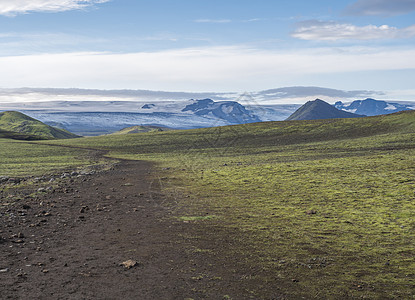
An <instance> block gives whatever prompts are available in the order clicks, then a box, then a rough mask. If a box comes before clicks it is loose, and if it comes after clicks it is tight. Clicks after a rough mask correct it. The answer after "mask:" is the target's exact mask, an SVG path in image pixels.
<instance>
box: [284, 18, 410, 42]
mask: <svg viewBox="0 0 415 300" xmlns="http://www.w3.org/2000/svg"><path fill="white" fill-rule="evenodd" d="M292 36H293V37H295V38H298V39H302V40H316V41H338V40H376V39H399V38H410V37H413V36H415V25H412V26H409V27H406V28H402V29H400V28H397V27H391V26H388V25H382V26H375V25H367V26H355V25H352V24H340V23H336V22H321V21H316V20H312V21H305V22H301V23H298V28H297V29H296V30H295V31H294V32H293V33H292Z"/></svg>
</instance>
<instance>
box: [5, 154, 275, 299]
mask: <svg viewBox="0 0 415 300" xmlns="http://www.w3.org/2000/svg"><path fill="white" fill-rule="evenodd" d="M153 175H154V174H152V166H151V165H150V164H149V163H147V162H138V161H121V162H119V163H117V164H115V165H114V166H112V167H111V168H110V169H108V170H105V171H87V172H81V173H77V172H68V173H64V174H60V175H56V176H44V177H40V178H25V179H16V178H8V177H1V178H0V182H1V183H0V291H1V293H0V298H1V299H249V298H254V299H258V298H260V297H259V296H258V295H257V296H255V295H252V294H249V293H248V292H247V290H249V284H252V285H254V284H255V282H251V283H249V282H247V281H245V282H244V284H247V285H248V286H244V287H243V288H242V287H241V285H240V284H241V283H240V279H241V277H240V274H243V272H242V273H241V272H239V271H238V270H236V269H235V268H236V267H235V268H229V265H228V266H227V265H226V264H224V263H223V260H221V259H217V260H216V259H215V258H214V256H212V255H209V252H208V251H206V253H205V252H204V251H198V250H195V245H194V242H195V239H196V240H197V239H198V238H197V235H196V236H195V232H194V230H195V227H194V226H192V224H189V222H184V221H180V220H179V219H178V218H175V217H174V216H172V211H173V210H172V208H173V207H172V205H173V204H172V203H169V202H168V199H167V198H166V197H165V196H164V195H163V194H162V193H161V192H160V190H159V187H158V186H157V184H156V183H157V182H158V181H157V180H153V179H152V178H154V176H153ZM211 234H213V235H214V234H215V232H212V233H211ZM209 240H210V241H211V240H212V239H211V238H210V239H206V243H209ZM222 242H225V243H226V241H221V240H220V239H218V240H217V245H212V244H206V245H204V246H205V247H204V248H209V247H220V245H221V243H222ZM200 243H202V244H203V240H200V241H198V245H199V246H200ZM227 247H229V245H227ZM216 250H218V249H216ZM219 250H220V249H219ZM232 265H233V264H232ZM275 299H277V297H275ZM278 299H280V298H278Z"/></svg>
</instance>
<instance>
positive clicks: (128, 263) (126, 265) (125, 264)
mask: <svg viewBox="0 0 415 300" xmlns="http://www.w3.org/2000/svg"><path fill="white" fill-rule="evenodd" d="M120 265H121V266H123V267H124V268H126V269H131V268H134V267H137V266H138V262H137V261H135V260H131V259H129V260H127V261H125V262H123V263H121V264H120Z"/></svg>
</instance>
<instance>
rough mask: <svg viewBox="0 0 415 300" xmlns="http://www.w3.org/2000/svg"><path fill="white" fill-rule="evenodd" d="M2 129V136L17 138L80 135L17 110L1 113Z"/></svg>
mask: <svg viewBox="0 0 415 300" xmlns="http://www.w3.org/2000/svg"><path fill="white" fill-rule="evenodd" d="M0 131H1V132H2V133H3V134H2V135H1V136H2V137H8V138H15V139H31V140H34V139H71V138H76V137H79V136H77V135H75V134H73V133H70V132H69V131H66V130H63V129H59V128H55V127H52V126H49V125H46V124H44V123H42V122H40V121H38V120H36V119H33V118H31V117H29V116H27V115H25V114H22V113H20V112H17V111H5V112H2V113H0Z"/></svg>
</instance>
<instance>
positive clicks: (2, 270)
mask: <svg viewBox="0 0 415 300" xmlns="http://www.w3.org/2000/svg"><path fill="white" fill-rule="evenodd" d="M9 271H10V269H9V268H5V269H1V270H0V273H7V272H9Z"/></svg>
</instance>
